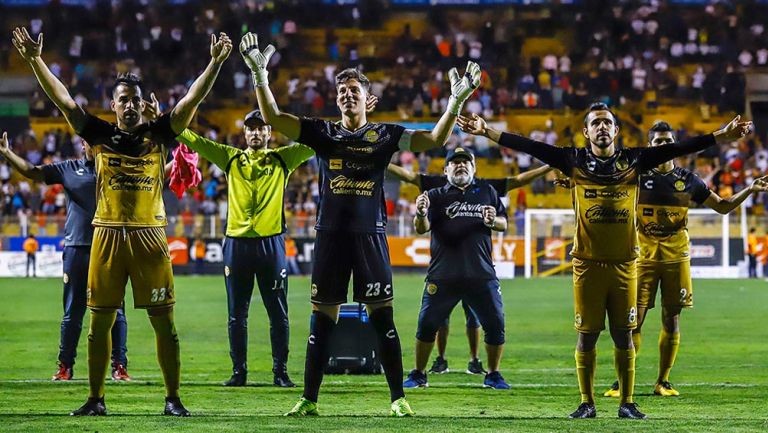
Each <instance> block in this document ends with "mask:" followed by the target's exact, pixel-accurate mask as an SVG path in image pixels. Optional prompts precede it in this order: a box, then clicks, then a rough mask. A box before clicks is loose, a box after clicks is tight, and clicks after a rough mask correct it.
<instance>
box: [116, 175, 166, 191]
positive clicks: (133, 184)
mask: <svg viewBox="0 0 768 433" xmlns="http://www.w3.org/2000/svg"><path fill="white" fill-rule="evenodd" d="M154 184H155V178H154V177H152V176H131V175H129V174H123V173H118V174H115V175H113V176H112V177H110V178H109V187H110V188H112V190H114V191H121V190H122V191H152V189H153V188H152V187H153V185H154Z"/></svg>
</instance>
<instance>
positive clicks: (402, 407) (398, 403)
mask: <svg viewBox="0 0 768 433" xmlns="http://www.w3.org/2000/svg"><path fill="white" fill-rule="evenodd" d="M389 415H390V416H396V417H399V418H402V417H405V416H414V415H415V413H413V409H411V405H410V404H408V400H406V399H405V397H400V398H398V399H397V400H395V401H393V402H392V405H391V406H390V411H389Z"/></svg>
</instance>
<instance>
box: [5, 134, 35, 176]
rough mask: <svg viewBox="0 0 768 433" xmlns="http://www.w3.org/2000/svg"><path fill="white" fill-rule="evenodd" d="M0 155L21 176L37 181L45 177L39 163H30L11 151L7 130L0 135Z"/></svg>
mask: <svg viewBox="0 0 768 433" xmlns="http://www.w3.org/2000/svg"><path fill="white" fill-rule="evenodd" d="M0 156H2V157H3V158H5V159H6V161H8V163H9V164H11V167H13V168H14V169H16V170H17V171H18V172H19V173H21V175H22V176H24V177H26V178H29V179H32V180H34V181H37V182H42V181H43V180H44V179H45V176H44V174H43V170H42V168H40V166H39V165H37V166H36V165H32V164H30V163H29V162H28V161H26V160H24V159H23V158H21V157H20V156H19V155H16V154H15V153H13V151H12V150H11V146H10V143H9V142H8V133H7V132H3V135H2V137H0Z"/></svg>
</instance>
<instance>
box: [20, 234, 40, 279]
mask: <svg viewBox="0 0 768 433" xmlns="http://www.w3.org/2000/svg"><path fill="white" fill-rule="evenodd" d="M23 247H24V251H25V252H26V253H27V278H29V268H30V267H31V268H32V277H37V250H38V249H40V244H39V243H38V242H37V239H35V235H33V234H32V233H30V234H29V235H28V236H27V239H25V240H24V245H23Z"/></svg>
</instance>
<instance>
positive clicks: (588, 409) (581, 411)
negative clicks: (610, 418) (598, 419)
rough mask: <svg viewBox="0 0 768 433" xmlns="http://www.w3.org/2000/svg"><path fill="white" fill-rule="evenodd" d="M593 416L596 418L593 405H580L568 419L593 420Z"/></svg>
mask: <svg viewBox="0 0 768 433" xmlns="http://www.w3.org/2000/svg"><path fill="white" fill-rule="evenodd" d="M595 416H597V410H595V405H594V404H591V403H582V404H580V405H579V407H578V408H576V411H574V412H573V413H572V414H570V415H568V418H572V419H586V418H594V417H595Z"/></svg>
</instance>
